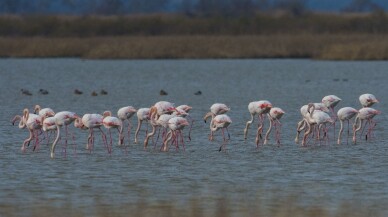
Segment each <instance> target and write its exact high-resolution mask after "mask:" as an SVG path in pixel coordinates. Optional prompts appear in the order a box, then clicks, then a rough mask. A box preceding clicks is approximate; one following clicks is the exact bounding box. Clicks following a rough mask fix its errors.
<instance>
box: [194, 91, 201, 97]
mask: <svg viewBox="0 0 388 217" xmlns="http://www.w3.org/2000/svg"><path fill="white" fill-rule="evenodd" d="M201 94H202V92H201V91H200V90H198V91H197V92H195V93H194V95H197V96H199V95H201Z"/></svg>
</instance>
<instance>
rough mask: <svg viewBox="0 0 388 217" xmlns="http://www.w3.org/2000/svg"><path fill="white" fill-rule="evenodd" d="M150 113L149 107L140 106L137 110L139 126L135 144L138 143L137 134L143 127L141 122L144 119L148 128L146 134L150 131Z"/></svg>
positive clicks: (137, 133)
mask: <svg viewBox="0 0 388 217" xmlns="http://www.w3.org/2000/svg"><path fill="white" fill-rule="evenodd" d="M149 114H150V109H149V108H140V109H138V110H137V113H136V116H137V128H136V132H135V144H137V136H138V135H139V131H140V128H141V124H142V123H143V121H146V122H147V130H146V134H147V133H148V121H149V120H150V119H149V117H150V116H149Z"/></svg>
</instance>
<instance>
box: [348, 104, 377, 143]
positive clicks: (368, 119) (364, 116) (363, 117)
mask: <svg viewBox="0 0 388 217" xmlns="http://www.w3.org/2000/svg"><path fill="white" fill-rule="evenodd" d="M380 113H381V112H380V111H378V110H376V109H373V108H369V107H365V108H362V109H360V110H358V115H357V116H356V119H355V120H354V124H353V142H354V143H356V134H357V132H358V131H359V130H361V127H362V124H363V122H364V121H365V125H364V129H365V127H366V125H367V124H368V123H369V128H368V132H367V134H366V135H365V138H366V139H368V135H369V137H371V135H372V130H373V128H374V127H375V126H376V122H374V121H373V120H372V118H373V117H374V116H376V115H378V114H380ZM361 136H362V132H361Z"/></svg>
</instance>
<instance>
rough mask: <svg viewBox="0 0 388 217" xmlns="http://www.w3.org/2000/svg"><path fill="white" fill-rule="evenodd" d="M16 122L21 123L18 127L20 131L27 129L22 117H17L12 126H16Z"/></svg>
mask: <svg viewBox="0 0 388 217" xmlns="http://www.w3.org/2000/svg"><path fill="white" fill-rule="evenodd" d="M16 121H19V125H18V127H19V128H20V129H23V128H25V127H26V124H25V123H24V122H23V120H22V116H20V115H16V116H15V117H14V118H13V119H12V125H15V122H16Z"/></svg>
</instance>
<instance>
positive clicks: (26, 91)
mask: <svg viewBox="0 0 388 217" xmlns="http://www.w3.org/2000/svg"><path fill="white" fill-rule="evenodd" d="M20 91H21V92H22V94H24V95H27V96H32V93H31V92H30V91H28V90H25V89H21V90H20Z"/></svg>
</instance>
